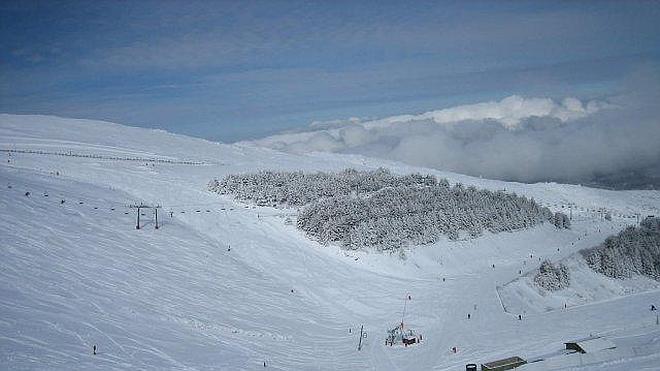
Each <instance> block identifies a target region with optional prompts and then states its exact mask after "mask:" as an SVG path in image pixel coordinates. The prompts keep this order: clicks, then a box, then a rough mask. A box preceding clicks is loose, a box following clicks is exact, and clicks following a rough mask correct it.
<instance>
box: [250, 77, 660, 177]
mask: <svg viewBox="0 0 660 371" xmlns="http://www.w3.org/2000/svg"><path fill="white" fill-rule="evenodd" d="M655 89H657V88H655ZM655 96H657V93H653V90H651V91H649V92H648V93H647V94H646V97H647V98H646V99H640V98H639V96H635V97H634V98H631V97H627V98H622V97H619V98H618V99H615V101H616V104H610V103H606V102H600V101H591V102H583V101H580V100H579V99H576V98H566V99H563V100H561V101H554V100H552V99H548V98H523V97H520V96H511V97H508V98H505V99H503V100H500V101H493V102H485V103H478V104H470V105H463V106H457V107H452V108H447V109H442V110H437V111H432V112H427V113H423V114H418V115H403V116H396V117H390V118H386V119H381V120H373V121H367V122H359V121H357V120H354V119H352V120H348V121H345V122H343V123H341V122H337V121H333V122H330V123H327V124H323V123H315V124H314V126H313V127H310V129H309V131H307V132H302V133H293V134H281V135H276V136H273V137H268V138H264V139H261V140H257V141H255V142H254V143H256V144H258V145H263V146H267V147H270V148H274V149H278V150H284V151H293V152H311V151H322V152H338V153H357V154H363V155H367V156H372V157H379V158H385V159H390V160H397V161H402V162H405V163H409V164H413V165H418V166H425V167H431V168H436V169H440V170H448V171H454V172H458V173H464V174H469V175H475V176H484V177H489V178H497V179H506V180H515V181H526V182H535V181H545V180H556V181H568V182H582V181H588V180H589V179H593V178H594V177H596V176H600V175H603V174H613V173H618V174H623V173H624V172H626V173H627V174H628V173H630V171H634V170H635V169H648V168H649V167H654V166H655V167H657V166H658V164H660V146H658V145H657V143H658V142H657V140H658V138H660V125H659V121H658V117H660V114H659V112H658V107H657V101H655V100H654V99H653V98H652V97H655ZM606 108H607V109H606ZM571 122H575V123H574V124H570V123H571Z"/></svg>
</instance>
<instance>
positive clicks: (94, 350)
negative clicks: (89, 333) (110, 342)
mask: <svg viewBox="0 0 660 371" xmlns="http://www.w3.org/2000/svg"><path fill="white" fill-rule="evenodd" d="M92 353H94V355H96V345H94V346H93V347H92Z"/></svg>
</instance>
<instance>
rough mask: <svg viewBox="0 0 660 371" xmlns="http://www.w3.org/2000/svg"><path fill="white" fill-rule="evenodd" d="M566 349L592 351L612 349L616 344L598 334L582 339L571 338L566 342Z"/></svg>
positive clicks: (582, 351)
mask: <svg viewBox="0 0 660 371" xmlns="http://www.w3.org/2000/svg"><path fill="white" fill-rule="evenodd" d="M564 344H565V345H566V349H567V350H573V351H575V352H579V353H594V352H598V351H600V350H605V349H614V348H616V345H614V343H612V342H611V341H609V340H607V339H605V338H602V337H600V336H590V337H587V338H584V339H579V340H573V341H569V342H567V343H564Z"/></svg>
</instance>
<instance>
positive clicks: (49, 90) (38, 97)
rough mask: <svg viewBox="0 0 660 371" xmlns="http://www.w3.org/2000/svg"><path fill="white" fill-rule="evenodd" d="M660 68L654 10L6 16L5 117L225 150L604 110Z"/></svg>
mask: <svg viewBox="0 0 660 371" xmlns="http://www.w3.org/2000/svg"><path fill="white" fill-rule="evenodd" d="M659 62H660V2H654V1H648V2H641V1H640V2H636V1H613V2H607V1H594V2H589V1H580V2H568V1H547V2H544V1H533V2H525V1H511V2H507V1H488V2H479V1H469V2H466V1H456V2H454V1H429V2H426V1H412V2H411V1H277V0H275V1H228V2H220V1H208V2H204V1H93V2H90V1H84V2H83V1H79V2H78V1H8V0H4V1H2V2H0V112H4V113H17V114H48V115H58V116H63V117H75V118H88V119H101V120H108V121H113V122H117V123H122V124H128V125H135V126H143V127H152V128H161V129H165V130H168V131H171V132H175V133H181V134H187V135H192V136H197V137H203V138H207V139H211V140H218V141H223V142H233V141H238V140H245V139H251V138H259V137H265V136H269V135H272V134H274V133H278V132H281V131H285V130H291V129H296V128H303V127H306V126H308V125H309V124H310V123H311V122H314V121H327V120H336V119H346V118H350V117H358V118H361V119H363V120H364V119H367V118H382V117H387V116H391V115H396V114H418V113H421V112H427V111H432V110H438V109H442V108H447V107H452V106H456V105H465V104H473V103H478V102H485V101H500V100H502V99H505V98H506V97H509V96H512V95H516V96H521V97H540V98H550V99H555V100H556V101H561V100H562V99H564V98H565V97H574V98H576V99H579V100H581V101H584V102H587V101H592V100H594V101H606V100H607V99H608V98H609V97H612V96H616V95H618V94H620V93H621V92H620V90H621V89H622V88H621V87H622V86H625V81H626V80H627V79H628V78H629V76H630V75H631V74H634V73H635V71H637V70H638V69H640V68H648V66H651V68H653V67H654V66H657V65H658V63H659ZM640 66H641V67H640Z"/></svg>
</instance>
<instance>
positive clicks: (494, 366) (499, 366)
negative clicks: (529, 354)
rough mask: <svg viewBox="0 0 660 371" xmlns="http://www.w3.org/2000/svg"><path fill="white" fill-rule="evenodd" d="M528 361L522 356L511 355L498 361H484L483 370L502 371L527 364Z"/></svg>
mask: <svg viewBox="0 0 660 371" xmlns="http://www.w3.org/2000/svg"><path fill="white" fill-rule="evenodd" d="M526 363H527V361H525V360H524V359H522V358H520V357H517V356H516V357H509V358H505V359H500V360H498V361H493V362H488V363H482V364H481V371H502V370H511V369H513V368H516V367H520V366H522V365H524V364H526Z"/></svg>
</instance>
